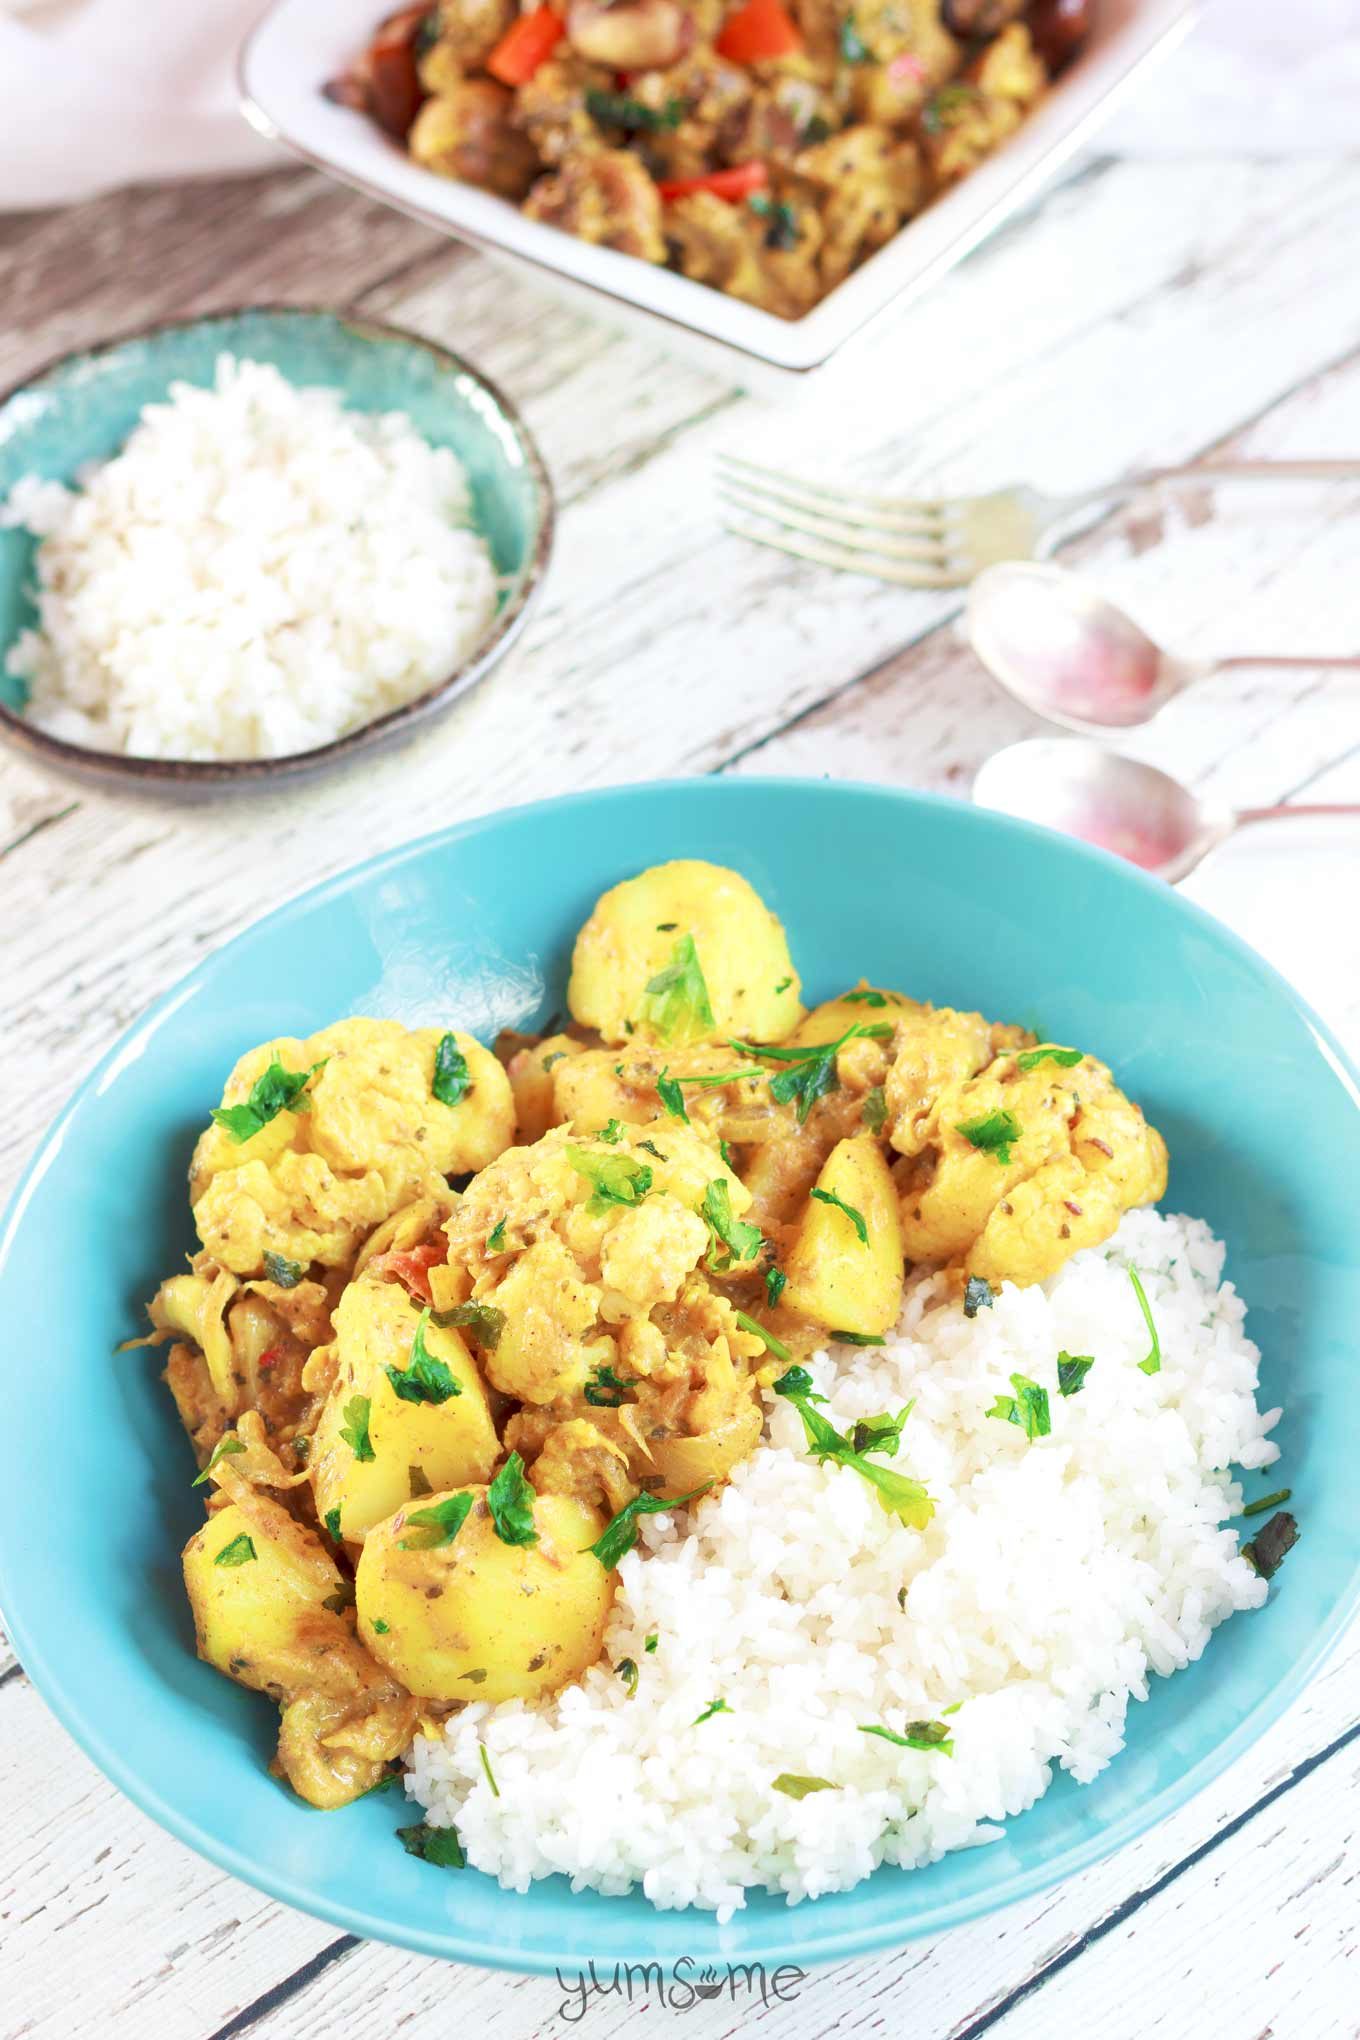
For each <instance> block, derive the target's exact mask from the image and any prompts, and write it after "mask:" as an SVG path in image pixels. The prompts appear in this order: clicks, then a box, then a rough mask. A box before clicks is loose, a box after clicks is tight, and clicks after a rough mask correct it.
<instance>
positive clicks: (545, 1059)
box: [505, 1034, 611, 1142]
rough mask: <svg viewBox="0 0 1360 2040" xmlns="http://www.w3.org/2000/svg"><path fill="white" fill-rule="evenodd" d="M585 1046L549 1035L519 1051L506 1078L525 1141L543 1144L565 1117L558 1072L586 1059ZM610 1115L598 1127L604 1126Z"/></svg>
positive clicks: (512, 1059)
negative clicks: (559, 1106) (578, 1059)
mask: <svg viewBox="0 0 1360 2040" xmlns="http://www.w3.org/2000/svg"><path fill="white" fill-rule="evenodd" d="M584 1053H585V1045H584V1043H583V1042H580V1041H576V1040H574V1039H573V1037H572V1036H571V1035H570V1034H549V1035H548V1036H547V1037H546V1039H544V1040H543V1041H539V1042H536V1043H535V1044H534V1045H533V1047H532V1048H520V1049H517V1050H516V1051H515V1053H514V1055H512V1056H511V1058H510V1060H509V1062H508V1063H507V1064H506V1066H505V1069H506V1075H507V1076H508V1077H509V1079H510V1089H511V1090H512V1091H513V1092H514V1096H515V1123H516V1126H517V1128H518V1133H519V1138H520V1140H521V1141H525V1142H528V1141H535V1140H541V1139H542V1137H543V1135H544V1134H545V1133H546V1132H547V1131H548V1128H549V1127H550V1126H555V1125H556V1124H557V1122H558V1120H559V1119H560V1118H562V1116H563V1115H562V1113H560V1112H559V1111H558V1109H557V1094H556V1079H555V1074H554V1073H555V1071H556V1070H557V1069H558V1068H559V1067H560V1066H561V1065H562V1064H564V1063H567V1062H569V1061H571V1060H572V1058H573V1057H575V1056H579V1055H583V1054H584ZM610 1116H611V1115H610V1114H609V1113H608V1112H606V1113H605V1114H604V1117H603V1118H602V1119H599V1120H596V1121H595V1122H594V1124H596V1125H597V1126H603V1125H604V1124H605V1121H606V1120H608V1119H609V1118H610Z"/></svg>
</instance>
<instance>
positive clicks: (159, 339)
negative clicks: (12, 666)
mask: <svg viewBox="0 0 1360 2040" xmlns="http://www.w3.org/2000/svg"><path fill="white" fill-rule="evenodd" d="M222 354H234V355H236V356H237V357H238V358H239V359H242V360H248V361H266V362H269V363H270V364H271V365H272V366H273V367H274V368H276V369H278V371H279V373H280V374H281V375H282V376H284V377H286V378H287V380H288V381H289V382H291V383H293V384H294V385H295V386H297V387H299V388H301V387H316V386H318V385H319V386H324V387H326V388H328V389H335V390H339V392H340V393H341V396H342V397H343V399H344V402H345V406H346V408H347V409H348V410H352V411H370V412H373V411H404V412H405V413H406V414H407V416H408V417H409V418H410V420H411V423H412V425H413V426H414V428H415V430H416V431H417V432H418V433H419V434H420V435H421V437H422V438H423V439H425V440H427V441H428V443H429V444H430V445H431V446H441V447H448V448H449V449H450V450H451V451H452V452H454V453H455V454H457V456H458V458H459V460H460V461H462V463H463V466H464V467H465V468H466V470H467V475H468V482H469V486H470V488H471V493H472V503H473V521H474V523H475V524H476V526H477V528H478V530H479V531H480V532H481V533H482V536H483V537H484V538H485V539H486V542H487V545H488V546H489V548H490V550H491V555H492V558H493V559H494V561H495V563H496V569H497V572H498V573H499V575H500V576H501V586H502V592H501V598H500V602H499V604H498V606H497V610H496V614H495V617H494V618H493V619H492V622H491V626H490V628H489V630H488V632H487V634H486V636H485V637H484V638H483V639H482V641H481V643H480V644H479V645H478V646H477V647H476V648H475V650H474V651H473V653H472V654H471V656H470V657H469V658H468V659H466V660H465V661H464V662H463V664H462V665H461V666H459V667H458V668H457V670H456V671H455V672H453V673H450V674H448V675H447V676H446V677H445V678H444V679H443V680H441V681H440V683H439V684H438V686H436V687H432V688H430V689H429V691H428V692H427V693H425V694H422V695H419V696H417V697H416V698H415V699H414V700H412V701H408V702H405V703H403V704H402V706H401V707H400V708H394V709H390V710H389V711H388V712H387V713H386V714H385V715H382V716H378V717H376V718H375V719H374V720H373V721H372V722H368V723H365V724H363V725H362V727H361V728H359V729H357V730H351V731H349V732H348V733H347V734H346V735H345V736H342V737H336V738H334V739H333V740H332V741H331V742H330V743H326V744H318V745H316V746H314V747H313V748H312V749H311V750H308V751H297V752H294V753H292V754H291V755H290V756H288V757H283V758H244V759H224V760H221V761H216V760H208V759H179V758H135V757H127V756H125V755H124V754H123V753H121V752H112V751H97V750H92V749H90V748H89V747H88V746H86V745H83V744H72V743H67V742H66V741H64V740H63V739H62V738H59V737H53V736H49V735H48V734H47V732H46V731H44V730H40V729H38V728H36V727H35V726H34V725H33V724H32V723H31V722H29V721H28V720H27V719H26V717H25V716H24V713H23V709H24V687H23V683H22V682H21V681H18V680H16V679H15V678H14V677H13V676H12V675H8V674H7V673H6V672H5V661H6V655H7V653H8V652H9V650H10V648H11V646H12V645H13V643H14V641H15V639H16V637H17V636H18V634H19V632H20V631H21V630H24V629H26V628H27V627H28V626H29V625H30V624H32V623H33V622H34V620H35V611H34V605H33V602H32V599H31V594H30V590H31V589H32V587H33V584H34V581H35V579H36V576H35V573H34V567H33V555H34V553H35V551H36V549H37V542H36V540H34V539H33V538H32V537H30V535H29V534H28V533H27V532H24V531H14V530H9V531H0V736H3V737H5V738H6V739H7V740H8V741H9V742H11V743H13V744H15V745H17V746H18V747H19V748H20V749H21V750H24V751H27V752H28V753H29V754H30V755H31V756H33V757H35V758H38V759H40V760H41V761H43V762H44V763H46V764H48V765H54V766H56V767H58V768H59V769H61V770H62V771H65V772H68V773H74V774H75V775H76V776H77V777H79V778H83V779H88V780H94V781H97V782H104V783H106V784H109V783H112V784H116V785H119V786H122V787H124V788H129V787H140V788H142V789H143V790H145V791H151V792H158V793H163V794H164V793H168V794H175V793H178V794H181V795H185V794H192V793H195V792H197V791H198V790H199V789H201V788H205V787H228V786H230V787H235V788H237V789H246V788H249V787H265V786H269V785H272V784H274V783H275V782H276V781H278V780H280V779H288V778H295V777H297V776H299V775H300V774H304V773H311V772H316V771H318V770H320V769H322V768H323V767H326V766H330V765H335V764H338V763H340V762H341V761H343V760H345V759H348V758H351V757H353V756H354V755H355V753H356V752H360V751H367V750H372V749H375V748H378V747H382V746H386V745H388V744H391V743H394V742H397V741H399V740H400V739H402V738H404V737H406V736H408V735H409V734H410V733H411V732H412V731H414V730H415V729H416V728H417V727H418V726H419V725H420V724H421V723H424V722H427V721H429V719H430V718H431V717H432V716H435V715H438V714H440V713H441V712H442V711H443V710H445V709H446V708H448V707H449V706H450V705H451V704H452V703H453V702H454V701H456V700H457V699H458V698H459V696H460V695H463V694H466V693H467V691H468V689H469V688H471V687H475V686H476V684H477V682H478V681H479V680H481V679H484V678H485V676H486V674H487V673H489V672H490V670H491V668H492V667H493V666H494V665H495V663H496V661H497V660H498V659H499V658H501V657H502V656H503V654H504V653H505V652H506V651H508V650H509V648H510V646H511V645H512V644H513V643H514V640H515V638H516V637H517V636H518V634H519V632H520V630H521V629H522V628H523V626H524V623H525V620H526V618H527V616H528V611H529V604H530V601H531V600H532V598H533V596H534V594H535V593H536V592H537V589H538V587H539V585H540V583H541V581H542V579H543V575H544V572H545V570H546V568H547V563H548V555H549V552H550V550H551V546H552V533H553V491H552V484H551V482H550V481H549V479H548V473H547V470H546V468H545V467H544V465H543V460H542V457H541V455H540V454H539V451H538V448H537V447H536V446H535V444H534V442H533V440H532V439H531V437H530V436H529V432H528V430H527V428H526V426H525V425H524V422H523V420H522V419H521V417H520V415H519V413H518V412H517V411H516V409H515V407H514V405H513V404H512V403H511V402H510V400H509V398H508V397H505V396H503V395H502V394H501V392H500V391H499V390H498V389H497V388H496V387H495V385H494V384H493V383H490V382H488V381H487V379H486V377H485V376H483V375H479V374H478V372H477V371H476V369H474V368H470V367H469V366H468V364H467V362H465V361H462V360H460V359H459V357H458V356H457V355H456V354H450V353H449V352H448V350H447V349H446V348H443V347H440V346H437V345H436V344H435V342H434V341H432V340H424V339H421V338H420V336H419V335H418V334H415V333H408V332H404V331H403V330H402V329H401V328H400V327H397V326H388V325H384V324H383V323H382V321H381V320H378V319H370V318H366V317H365V316H364V315H363V314H362V313H359V312H344V311H324V310H315V309H311V308H308V307H302V306H294V305H256V306H252V307H249V308H247V309H245V310H243V311H231V312H219V313H216V314H214V315H213V316H211V317H208V318H202V319H191V320H188V321H184V322H179V321H176V322H174V323H172V324H169V325H164V326H153V327H151V328H149V329H147V330H146V331H143V332H139V333H131V334H127V335H125V336H124V337H122V338H120V339H117V340H111V341H108V342H107V343H106V344H105V345H103V346H101V347H94V348H89V349H87V350H84V351H82V352H80V353H78V354H68V355H66V356H65V357H64V358H63V359H61V360H60V361H55V362H52V363H51V364H50V365H49V366H48V367H47V368H44V369H41V370H39V372H38V373H37V374H36V375H33V376H30V377H28V378H27V379H26V380H25V381H24V382H23V383H22V384H20V385H19V386H18V387H17V388H15V389H13V390H10V391H9V392H8V393H7V394H6V395H4V396H0V500H3V498H4V497H6V496H7V495H8V494H9V491H10V490H11V489H12V488H13V486H14V484H15V483H16V482H17V481H18V480H19V479H20V478H21V477H22V476H24V475H36V476H38V477H39V478H40V479H42V480H44V481H58V482H65V483H67V484H68V485H69V484H74V482H75V481H76V478H77V476H78V474H79V473H80V471H81V470H82V469H84V468H86V467H88V466H90V465H91V464H92V463H95V462H100V461H107V460H110V459H111V458H112V457H113V455H114V454H116V453H118V452H119V451H120V450H121V449H122V447H123V445H124V444H125V442H126V440H127V438H128V435H129V434H130V433H131V431H132V429H133V427H134V426H135V425H136V424H137V422H138V419H139V418H140V416H141V413H142V409H143V407H144V406H145V405H147V404H155V403H161V402H163V401H164V400H165V399H166V397H167V396H168V395H169V391H170V386H171V384H172V383H176V382H186V383H192V384H196V385H198V386H199V387H202V388H206V387H208V386H210V385H211V383H212V381H213V375H214V371H215V369H216V365H217V359H218V356H219V355H222Z"/></svg>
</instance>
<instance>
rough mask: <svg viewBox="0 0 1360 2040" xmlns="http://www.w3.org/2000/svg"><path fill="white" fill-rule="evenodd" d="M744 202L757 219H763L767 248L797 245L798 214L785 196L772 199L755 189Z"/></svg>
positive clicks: (794, 246)
mask: <svg viewBox="0 0 1360 2040" xmlns="http://www.w3.org/2000/svg"><path fill="white" fill-rule="evenodd" d="M746 203H747V205H748V206H749V208H750V210H751V211H752V212H753V213H754V214H755V216H756V218H757V219H760V220H764V221H765V246H766V247H767V248H782V249H785V250H787V249H789V248H796V247H797V246H798V214H797V211H796V210H795V208H794V207H793V206H791V205H790V204H789V201H788V200H787V199H786V198H781V199H773V198H771V197H770V196H769V195H768V193H766V192H763V191H757V192H755V193H753V195H752V196H751V197H750V198H748V199H747V201H746Z"/></svg>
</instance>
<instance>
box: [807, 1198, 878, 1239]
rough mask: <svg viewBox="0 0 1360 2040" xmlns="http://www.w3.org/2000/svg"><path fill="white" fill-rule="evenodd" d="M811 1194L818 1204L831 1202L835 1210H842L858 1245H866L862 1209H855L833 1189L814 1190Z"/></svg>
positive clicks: (866, 1234) (867, 1229)
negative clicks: (853, 1230)
mask: <svg viewBox="0 0 1360 2040" xmlns="http://www.w3.org/2000/svg"><path fill="white" fill-rule="evenodd" d="M812 1195H813V1196H814V1197H815V1198H816V1199H817V1202H818V1203H819V1204H833V1205H834V1206H835V1207H836V1210H837V1211H843V1212H844V1213H845V1216H846V1217H847V1218H848V1219H849V1221H850V1223H851V1225H852V1226H853V1227H854V1228H855V1233H856V1236H857V1238H858V1240H859V1243H860V1245H861V1246H862V1247H867V1246H868V1244H869V1228H868V1226H867V1225H866V1224H865V1222H864V1213H863V1212H862V1211H856V1209H855V1207H854V1205H853V1204H847V1203H846V1201H845V1199H844V1198H843V1197H838V1196H837V1195H836V1193H835V1191H834V1190H814V1191H813V1192H812Z"/></svg>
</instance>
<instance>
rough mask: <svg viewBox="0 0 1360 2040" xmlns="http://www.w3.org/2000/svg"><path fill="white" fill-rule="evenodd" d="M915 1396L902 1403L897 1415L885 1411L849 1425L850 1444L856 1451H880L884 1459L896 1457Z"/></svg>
mask: <svg viewBox="0 0 1360 2040" xmlns="http://www.w3.org/2000/svg"><path fill="white" fill-rule="evenodd" d="M914 1402H915V1397H913V1398H912V1401H911V1402H909V1403H904V1404H903V1406H902V1408H901V1409H900V1410H899V1411H898V1412H897V1415H896V1416H895V1417H894V1416H891V1415H889V1414H887V1413H885V1414H884V1415H883V1416H881V1417H861V1418H860V1419H859V1421H858V1423H855V1424H852V1425H851V1426H850V1444H851V1447H852V1448H853V1450H854V1451H856V1452H881V1453H882V1454H883V1455H884V1457H885V1458H886V1459H896V1457H897V1448H898V1446H899V1445H900V1444H901V1442H902V1426H903V1424H905V1423H906V1421H907V1418H908V1417H909V1416H910V1415H911V1412H912V1407H913V1404H914Z"/></svg>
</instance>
